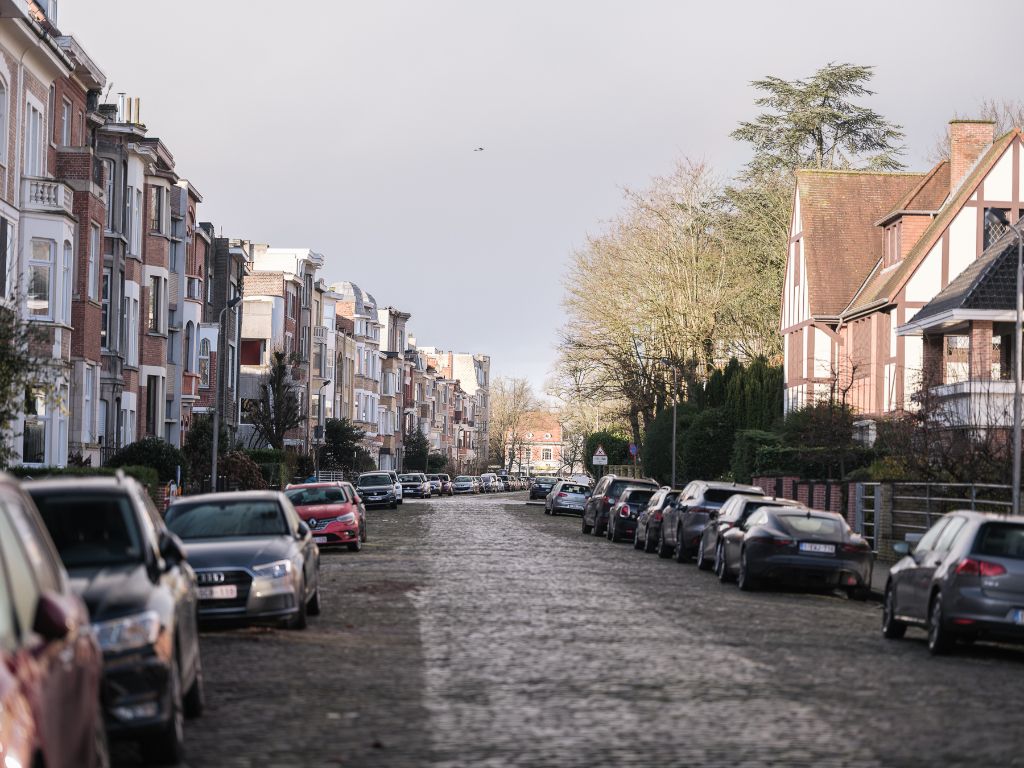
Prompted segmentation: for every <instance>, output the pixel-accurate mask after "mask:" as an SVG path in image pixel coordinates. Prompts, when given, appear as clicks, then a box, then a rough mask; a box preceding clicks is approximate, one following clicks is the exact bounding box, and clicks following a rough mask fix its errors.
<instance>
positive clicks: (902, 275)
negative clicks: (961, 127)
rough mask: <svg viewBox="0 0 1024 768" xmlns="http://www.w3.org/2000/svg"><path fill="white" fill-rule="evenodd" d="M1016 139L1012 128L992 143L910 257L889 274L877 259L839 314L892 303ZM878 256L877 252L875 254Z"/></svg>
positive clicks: (1018, 132) (1016, 131)
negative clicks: (862, 283) (863, 282)
mask: <svg viewBox="0 0 1024 768" xmlns="http://www.w3.org/2000/svg"><path fill="white" fill-rule="evenodd" d="M1020 135H1021V132H1020V130H1019V129H1017V128H1014V129H1013V130H1012V131H1009V132H1008V133H1006V134H1004V135H1003V136H1001V137H1000V138H998V139H996V141H994V142H993V143H992V146H991V147H989V149H988V151H987V152H986V153H985V154H984V155H982V157H981V159H980V160H979V161H978V162H977V163H976V164H975V166H974V168H973V169H972V170H971V172H970V173H969V174H968V175H967V178H966V179H964V181H963V183H961V184H960V186H959V187H958V188H957V190H956V192H955V193H954V194H953V195H952V196H951V197H950V199H949V200H948V201H947V202H946V204H945V205H944V206H943V207H942V209H941V210H940V211H939V213H938V215H937V216H936V217H935V218H934V219H933V220H932V223H931V224H929V225H928V228H927V229H926V230H925V231H924V234H922V235H921V239H920V240H918V241H917V244H916V245H915V246H914V247H913V248H912V249H911V250H910V253H908V254H907V255H906V257H905V258H904V259H903V261H901V262H900V264H899V266H898V267H896V269H894V270H892V271H889V272H881V271H880V270H878V268H877V267H878V265H879V264H881V259H880V258H879V259H878V263H877V264H876V265H875V267H876V268H875V274H874V275H873V276H872V278H871V280H870V281H869V282H868V283H867V284H866V285H865V286H864V289H863V290H861V291H860V292H859V293H858V294H857V296H855V297H854V299H853V301H852V302H850V306H849V307H847V308H846V310H845V311H844V312H843V315H844V316H846V315H855V314H857V313H858V312H859V311H861V310H863V309H865V308H867V307H870V306H873V305H876V304H879V303H888V302H891V301H892V299H893V297H894V296H895V295H896V294H897V293H899V291H900V289H901V288H902V287H903V285H904V284H905V283H906V281H907V280H909V279H910V277H911V275H913V274H914V272H915V270H916V269H917V267H918V266H919V265H920V263H921V261H923V260H924V257H925V256H927V255H928V252H929V251H930V250H931V249H932V246H934V245H935V243H936V241H937V240H938V239H939V238H940V237H941V236H942V233H943V232H944V231H945V229H946V227H948V226H949V225H950V223H952V221H953V219H954V218H955V217H956V215H957V214H958V213H959V212H960V209H961V208H963V206H964V203H966V202H967V201H968V200H969V199H970V197H971V195H973V194H974V191H975V190H976V189H977V187H978V184H980V183H981V180H982V179H983V178H985V174H986V173H988V171H989V169H990V168H991V167H992V165H993V164H994V163H995V162H996V160H998V159H999V157H1000V156H1001V155H1002V154H1003V152H1004V151H1005V150H1006V148H1007V147H1008V146H1010V143H1011V142H1012V141H1013V139H1014V138H1015V137H1017V136H1020ZM880 255H881V251H879V256H880Z"/></svg>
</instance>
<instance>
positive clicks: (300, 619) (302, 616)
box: [288, 583, 309, 629]
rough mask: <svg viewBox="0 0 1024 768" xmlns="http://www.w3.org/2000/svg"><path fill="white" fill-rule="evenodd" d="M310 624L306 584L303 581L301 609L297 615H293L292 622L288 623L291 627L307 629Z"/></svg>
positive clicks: (300, 593)
mask: <svg viewBox="0 0 1024 768" xmlns="http://www.w3.org/2000/svg"><path fill="white" fill-rule="evenodd" d="M308 625H309V622H308V621H306V585H305V583H303V585H302V588H301V589H300V590H299V610H298V611H297V612H296V614H295V616H294V617H292V620H291V622H290V623H289V624H288V628H289V629H305V628H306V627H307V626H308Z"/></svg>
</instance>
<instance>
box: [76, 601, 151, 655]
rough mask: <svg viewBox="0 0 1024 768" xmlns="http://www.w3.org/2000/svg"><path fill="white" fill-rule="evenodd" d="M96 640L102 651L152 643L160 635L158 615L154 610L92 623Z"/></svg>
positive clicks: (137, 646)
mask: <svg viewBox="0 0 1024 768" xmlns="http://www.w3.org/2000/svg"><path fill="white" fill-rule="evenodd" d="M92 633H93V636H94V637H95V638H96V642H97V643H98V644H99V646H100V648H101V649H103V650H104V651H109V652H112V653H113V652H116V651H127V650H131V649H134V648H144V647H145V646H147V645H153V644H154V643H155V642H156V639H157V637H159V636H160V616H159V615H158V614H157V612H156V611H144V612H143V613H134V614H132V615H131V616H122V617H121V618H120V619H111V620H110V621H99V622H96V623H95V624H93V625H92Z"/></svg>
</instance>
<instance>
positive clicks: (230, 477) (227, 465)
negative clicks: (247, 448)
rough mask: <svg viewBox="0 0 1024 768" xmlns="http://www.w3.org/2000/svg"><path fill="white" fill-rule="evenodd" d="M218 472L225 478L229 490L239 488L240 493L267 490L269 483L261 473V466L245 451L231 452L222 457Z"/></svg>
mask: <svg viewBox="0 0 1024 768" xmlns="http://www.w3.org/2000/svg"><path fill="white" fill-rule="evenodd" d="M217 472H218V474H219V475H220V476H221V477H223V478H225V481H226V483H227V486H228V487H229V488H238V490H240V491H262V490H266V487H267V482H266V480H264V478H263V474H262V473H261V472H260V466H259V465H258V464H257V463H256V462H255V461H253V460H252V459H250V458H249V457H248V456H247V455H246V454H245V452H244V451H229V452H228V453H225V454H224V455H223V456H221V458H220V461H219V463H218V465H217Z"/></svg>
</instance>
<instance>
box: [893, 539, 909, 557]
mask: <svg viewBox="0 0 1024 768" xmlns="http://www.w3.org/2000/svg"><path fill="white" fill-rule="evenodd" d="M892 551H893V552H895V553H896V554H897V555H899V556H900V557H906V556H907V555H909V554H910V542H909V541H894V542H893V544H892Z"/></svg>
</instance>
